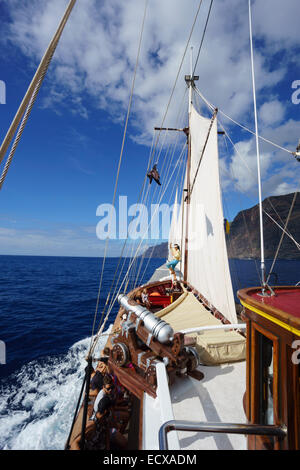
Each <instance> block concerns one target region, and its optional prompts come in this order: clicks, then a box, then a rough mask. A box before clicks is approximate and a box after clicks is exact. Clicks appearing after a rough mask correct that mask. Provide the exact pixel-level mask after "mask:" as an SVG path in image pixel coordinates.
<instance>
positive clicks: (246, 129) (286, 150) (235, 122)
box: [194, 86, 295, 155]
mask: <svg viewBox="0 0 300 470" xmlns="http://www.w3.org/2000/svg"><path fill="white" fill-rule="evenodd" d="M194 90H195V91H196V93H197V94H198V95H199V96H200V97H201V98H202V99H203V101H204V102H205V103H206V104H207V105H208V106H209V107H210V108H211V109H215V106H214V105H213V104H211V103H210V102H209V101H208V100H207V99H206V98H205V97H204V95H203V94H202V93H201V91H200V90H199V89H198V88H197V87H196V86H195V87H194ZM218 109H219V113H220V114H223V116H225V117H226V118H227V119H229V120H230V121H232V122H233V123H234V124H236V125H237V126H239V127H241V128H242V129H244V130H245V131H247V132H249V133H250V134H253V135H255V132H254V131H252V130H251V129H249V128H248V127H246V126H244V125H243V124H241V123H240V122H238V121H235V120H234V119H233V118H231V117H230V116H228V114H226V113H224V111H222V110H221V109H220V108H218ZM258 137H259V139H261V140H263V141H264V142H267V143H268V144H271V145H273V146H274V147H277V148H279V149H280V150H283V151H284V152H287V153H290V154H292V155H294V153H295V152H294V151H292V150H288V149H286V148H285V147H282V146H281V145H278V144H276V143H275V142H272V141H271V140H268V139H266V138H265V137H262V136H261V135H259V136H258Z"/></svg>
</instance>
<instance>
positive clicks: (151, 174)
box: [147, 164, 161, 186]
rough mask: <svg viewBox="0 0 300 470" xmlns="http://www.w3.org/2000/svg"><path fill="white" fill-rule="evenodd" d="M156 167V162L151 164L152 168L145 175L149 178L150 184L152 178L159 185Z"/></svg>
mask: <svg viewBox="0 0 300 470" xmlns="http://www.w3.org/2000/svg"><path fill="white" fill-rule="evenodd" d="M156 167H157V165H156V164H155V165H153V168H152V170H151V171H149V172H148V173H147V176H148V178H149V182H150V184H151V183H152V179H154V181H156V183H157V184H159V186H161V184H160V181H159V178H160V176H159V173H158V171H157V168H156Z"/></svg>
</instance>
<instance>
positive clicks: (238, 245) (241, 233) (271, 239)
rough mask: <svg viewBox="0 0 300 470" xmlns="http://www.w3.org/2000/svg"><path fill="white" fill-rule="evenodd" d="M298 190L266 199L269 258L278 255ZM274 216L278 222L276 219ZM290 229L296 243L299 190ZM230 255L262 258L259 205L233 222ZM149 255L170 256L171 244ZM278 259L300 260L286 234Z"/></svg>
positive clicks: (147, 254) (299, 237)
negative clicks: (283, 229) (283, 231)
mask: <svg viewBox="0 0 300 470" xmlns="http://www.w3.org/2000/svg"><path fill="white" fill-rule="evenodd" d="M293 198H294V193H292V194H286V195H284V196H270V197H268V198H266V199H265V200H264V201H263V211H264V212H263V226H264V249H265V258H271V259H272V258H274V255H275V253H276V250H277V248H278V245H279V242H280V239H281V236H282V230H281V228H279V227H278V225H276V223H275V222H277V224H279V225H280V226H281V227H284V226H285V223H286V219H287V217H288V214H289V211H290V207H291V204H292V201H293ZM272 219H274V220H275V222H274V221H273V220H272ZM287 231H288V233H289V234H291V235H292V237H293V238H294V239H295V240H296V242H298V243H299V242H300V194H299V193H297V195H296V200H295V203H294V207H293V210H292V212H291V215H290V220H289V223H288V226H287ZM226 242H227V250H228V256H229V258H240V259H242V258H260V232H259V206H258V204H257V205H255V206H253V207H251V208H250V209H246V210H243V211H241V212H239V213H238V214H237V216H236V217H235V218H234V220H233V221H232V222H231V224H230V231H229V234H228V235H226ZM144 256H145V257H146V258H148V257H153V258H167V256H168V243H167V242H165V243H161V244H159V245H156V246H154V247H150V248H148V249H147V250H146V252H145V255H144ZM278 258H281V259H300V251H299V250H298V248H297V246H296V244H295V243H294V242H293V241H292V240H291V239H290V237H288V236H287V235H286V234H285V235H284V238H283V241H282V245H281V248H280V250H279V254H278Z"/></svg>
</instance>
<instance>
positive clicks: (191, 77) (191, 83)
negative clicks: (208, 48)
mask: <svg viewBox="0 0 300 470" xmlns="http://www.w3.org/2000/svg"><path fill="white" fill-rule="evenodd" d="M198 79H199V77H198V76H195V75H193V47H191V52H190V75H186V76H185V81H186V83H187V85H188V87H189V111H188V114H189V126H188V158H187V172H186V185H187V187H186V214H185V240H184V273H183V279H184V281H187V268H188V226H189V212H190V207H189V206H190V191H191V181H190V175H191V132H190V121H191V109H192V103H193V86H194V81H195V80H198Z"/></svg>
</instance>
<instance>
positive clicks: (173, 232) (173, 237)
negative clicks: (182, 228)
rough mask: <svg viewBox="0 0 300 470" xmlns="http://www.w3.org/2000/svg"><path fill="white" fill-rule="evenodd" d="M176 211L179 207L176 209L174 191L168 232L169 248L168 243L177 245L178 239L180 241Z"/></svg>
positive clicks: (176, 203)
mask: <svg viewBox="0 0 300 470" xmlns="http://www.w3.org/2000/svg"><path fill="white" fill-rule="evenodd" d="M178 210H179V207H178V201H177V189H176V194H175V201H174V205H173V213H172V220H171V226H170V232H169V246H170V243H172V244H173V243H177V244H179V242H180V239H181V234H180V237H178Z"/></svg>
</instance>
